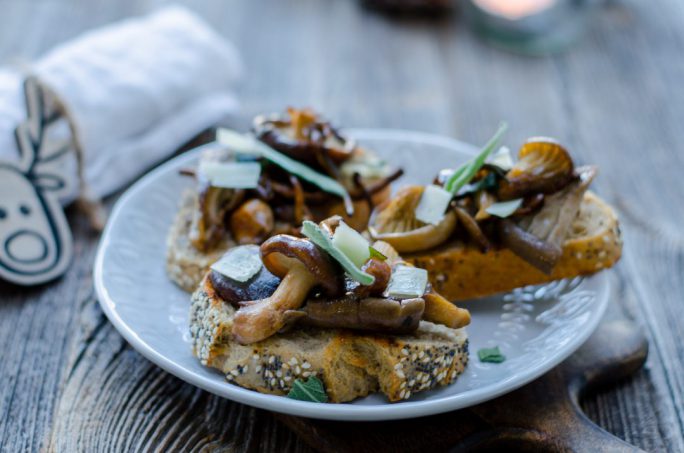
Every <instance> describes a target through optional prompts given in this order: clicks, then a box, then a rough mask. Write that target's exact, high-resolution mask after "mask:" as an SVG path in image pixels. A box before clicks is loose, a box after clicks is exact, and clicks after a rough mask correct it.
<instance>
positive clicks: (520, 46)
mask: <svg viewBox="0 0 684 453" xmlns="http://www.w3.org/2000/svg"><path fill="white" fill-rule="evenodd" d="M597 4H598V1H597V0H465V1H464V4H463V5H464V14H465V17H466V18H467V20H468V21H469V22H470V24H471V25H472V27H473V28H474V30H475V31H476V32H477V33H478V34H479V35H480V36H482V37H483V38H484V39H485V40H487V41H488V42H490V43H492V44H493V45H495V46H497V47H502V48H504V49H507V50H511V51H514V52H519V53H524V54H527V55H548V54H553V53H557V52H561V51H564V50H566V49H567V48H568V47H570V46H571V45H572V44H573V43H575V42H576V41H577V40H578V39H579V38H580V37H581V36H582V34H583V33H584V31H585V30H586V26H587V23H588V22H589V19H590V17H591V15H592V14H593V13H594V11H595V9H596V6H597Z"/></svg>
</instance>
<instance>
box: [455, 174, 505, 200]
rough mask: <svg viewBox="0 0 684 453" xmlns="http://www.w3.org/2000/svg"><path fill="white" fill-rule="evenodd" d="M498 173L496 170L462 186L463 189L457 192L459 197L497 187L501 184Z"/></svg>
mask: <svg viewBox="0 0 684 453" xmlns="http://www.w3.org/2000/svg"><path fill="white" fill-rule="evenodd" d="M498 178H499V177H498V175H497V174H496V173H494V172H491V173H487V176H485V177H484V178H482V179H480V180H479V181H476V182H474V183H469V184H466V185H465V186H463V187H461V190H459V191H458V193H457V194H456V196H457V197H463V196H465V195H470V194H472V193H476V192H479V191H480V190H489V189H495V188H496V187H497V186H498V185H499V179H498Z"/></svg>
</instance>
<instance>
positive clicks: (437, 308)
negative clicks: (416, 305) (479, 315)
mask: <svg viewBox="0 0 684 453" xmlns="http://www.w3.org/2000/svg"><path fill="white" fill-rule="evenodd" d="M423 300H425V311H424V312H423V319H424V320H425V321H430V322H434V323H437V324H444V325H445V326H447V327H450V328H452V329H458V328H460V327H464V326H467V325H468V324H470V312H469V311H468V310H466V309H465V308H458V307H457V306H456V305H454V304H452V303H451V302H449V301H448V300H447V299H445V298H444V297H443V296H442V295H440V294H438V293H436V292H434V291H430V292H428V293H427V294H425V295H424V296H423Z"/></svg>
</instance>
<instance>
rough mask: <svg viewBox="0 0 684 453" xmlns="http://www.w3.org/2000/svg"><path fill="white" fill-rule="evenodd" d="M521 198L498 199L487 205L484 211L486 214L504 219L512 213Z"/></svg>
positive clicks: (518, 205)
mask: <svg viewBox="0 0 684 453" xmlns="http://www.w3.org/2000/svg"><path fill="white" fill-rule="evenodd" d="M522 202H523V199H522V198H516V199H515V200H509V201H500V202H498V203H494V204H492V205H491V206H489V207H488V208H487V209H485V211H486V212H487V213H488V214H491V215H494V216H497V217H501V218H502V219H505V218H506V217H508V216H510V215H511V214H513V213H514V212H515V211H516V210H517V209H518V208H519V207H520V205H521V204H522Z"/></svg>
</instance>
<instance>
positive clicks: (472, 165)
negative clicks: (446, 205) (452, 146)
mask: <svg viewBox="0 0 684 453" xmlns="http://www.w3.org/2000/svg"><path fill="white" fill-rule="evenodd" d="M506 129H508V125H507V124H506V123H501V125H500V126H499V129H498V130H497V131H496V133H495V134H494V136H493V137H492V138H491V139H489V141H488V142H487V144H486V145H485V146H484V148H482V151H480V154H478V155H477V156H475V157H474V158H473V159H472V160H471V161H469V162H467V163H465V164H463V165H462V166H461V167H459V168H457V169H456V171H455V172H454V174H453V175H451V177H449V179H448V180H447V182H446V183H445V184H444V188H445V189H446V190H448V191H449V192H451V193H453V194H455V193H456V192H458V191H459V189H460V188H461V187H463V186H464V185H466V184H468V183H469V182H470V180H471V179H473V176H475V174H476V173H477V172H478V171H479V170H480V168H482V165H484V163H485V161H486V160H487V157H489V155H490V154H491V153H492V151H494V149H496V147H497V146H498V145H499V142H500V141H501V137H502V136H503V134H504V132H506Z"/></svg>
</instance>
